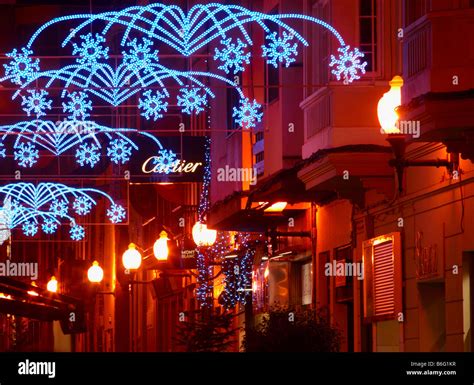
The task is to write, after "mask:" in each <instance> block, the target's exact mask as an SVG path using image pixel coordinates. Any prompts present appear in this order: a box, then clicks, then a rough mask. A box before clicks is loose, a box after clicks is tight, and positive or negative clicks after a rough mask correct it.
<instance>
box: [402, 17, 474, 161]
mask: <svg viewBox="0 0 474 385" xmlns="http://www.w3.org/2000/svg"><path fill="white" fill-rule="evenodd" d="M468 36H474V9H463V10H454V11H437V12H429V13H427V14H426V15H425V16H423V17H421V18H420V19H418V20H417V21H416V22H414V23H412V24H410V25H409V26H408V27H407V28H406V30H405V38H404V42H403V57H404V65H403V67H404V74H403V75H404V80H405V83H404V86H403V88H402V104H403V105H402V107H400V109H399V115H400V119H401V120H402V121H417V122H420V125H421V135H420V138H419V139H418V140H420V141H426V142H442V143H444V144H445V145H446V146H447V147H448V152H457V153H461V156H462V157H463V158H464V159H471V160H473V159H474V150H473V147H474V146H473V144H474V118H473V116H472V111H474V77H473V76H472V73H473V71H474V43H473V42H472V39H468V38H467V37H468Z"/></svg>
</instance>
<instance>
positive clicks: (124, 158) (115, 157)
mask: <svg viewBox="0 0 474 385" xmlns="http://www.w3.org/2000/svg"><path fill="white" fill-rule="evenodd" d="M131 155H132V147H131V146H129V145H128V144H127V142H126V141H125V140H123V139H114V140H112V141H111V142H110V145H109V147H107V156H108V157H109V158H110V160H111V161H112V162H114V163H115V164H123V163H127V162H128V161H129V160H130V156H131Z"/></svg>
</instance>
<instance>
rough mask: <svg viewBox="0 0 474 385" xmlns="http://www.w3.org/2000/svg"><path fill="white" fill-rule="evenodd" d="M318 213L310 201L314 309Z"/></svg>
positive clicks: (315, 206)
mask: <svg viewBox="0 0 474 385" xmlns="http://www.w3.org/2000/svg"><path fill="white" fill-rule="evenodd" d="M317 213H318V208H317V205H316V203H314V202H311V215H310V220H311V262H312V271H313V279H312V282H311V286H312V290H311V291H312V293H311V302H312V306H313V309H314V311H317V309H316V282H317V275H316V274H317V272H318V269H317V262H318V257H317V248H318V245H317V243H318V228H317V221H316V216H317Z"/></svg>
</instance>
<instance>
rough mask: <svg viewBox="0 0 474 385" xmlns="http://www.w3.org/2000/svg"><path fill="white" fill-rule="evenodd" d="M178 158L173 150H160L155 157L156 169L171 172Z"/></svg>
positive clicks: (166, 172) (164, 172) (165, 172)
mask: <svg viewBox="0 0 474 385" xmlns="http://www.w3.org/2000/svg"><path fill="white" fill-rule="evenodd" d="M176 160H177V159H176V154H175V153H174V152H173V151H171V150H160V151H159V152H158V156H157V157H155V158H154V159H153V161H154V164H155V166H157V167H156V169H157V170H158V172H160V173H163V174H169V173H170V172H171V171H172V170H173V166H174V164H175V162H176Z"/></svg>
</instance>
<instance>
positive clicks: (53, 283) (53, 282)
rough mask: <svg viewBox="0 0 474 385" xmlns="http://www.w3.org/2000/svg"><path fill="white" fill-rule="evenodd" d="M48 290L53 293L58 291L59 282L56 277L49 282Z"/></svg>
mask: <svg viewBox="0 0 474 385" xmlns="http://www.w3.org/2000/svg"><path fill="white" fill-rule="evenodd" d="M46 289H47V290H48V291H50V292H51V293H56V292H57V291H58V281H57V280H56V277H55V276H54V275H53V276H52V277H51V279H50V280H49V282H48V284H47V285H46Z"/></svg>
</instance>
